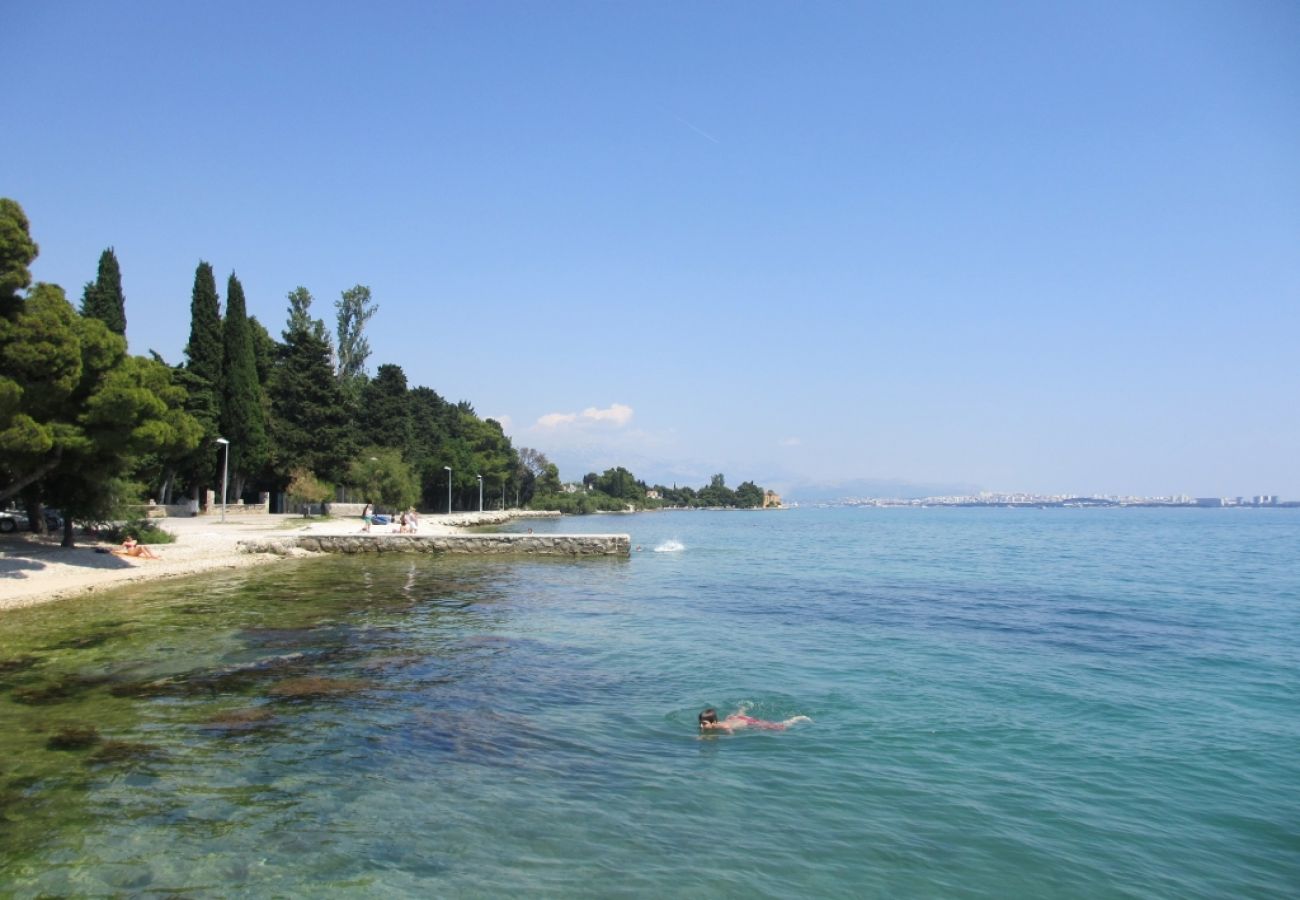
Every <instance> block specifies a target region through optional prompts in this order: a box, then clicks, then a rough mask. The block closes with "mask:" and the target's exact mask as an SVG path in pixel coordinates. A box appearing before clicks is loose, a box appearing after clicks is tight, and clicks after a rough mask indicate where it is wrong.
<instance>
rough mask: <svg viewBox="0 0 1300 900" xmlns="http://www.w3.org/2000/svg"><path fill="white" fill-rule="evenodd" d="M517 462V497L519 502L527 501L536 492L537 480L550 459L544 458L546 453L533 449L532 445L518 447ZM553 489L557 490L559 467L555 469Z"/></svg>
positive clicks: (544, 470) (549, 463)
mask: <svg viewBox="0 0 1300 900" xmlns="http://www.w3.org/2000/svg"><path fill="white" fill-rule="evenodd" d="M518 456H519V464H518V465H517V466H516V467H515V479H516V481H517V483H518V486H519V493H518V497H519V499H520V501H521V502H523V503H528V502H530V501H531V500H532V499H533V495H534V494H535V493H536V492H537V480H538V479H539V478H541V477H542V475H543V473H545V472H546V470H547V468H548V467H549V466H550V465H551V461H550V460H549V459H547V458H546V454H545V453H543V452H541V451H540V450H534V449H533V448H532V447H520V448H519V453H518ZM555 471H556V480H555V485H556V486H555V488H554V490H553V491H552V493H553V492H554V491H555V490H559V483H560V482H559V469H556V470H555Z"/></svg>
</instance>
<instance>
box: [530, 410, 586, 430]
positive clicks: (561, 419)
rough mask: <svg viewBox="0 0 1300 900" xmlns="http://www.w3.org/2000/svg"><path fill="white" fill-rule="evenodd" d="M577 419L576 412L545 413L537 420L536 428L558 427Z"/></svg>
mask: <svg viewBox="0 0 1300 900" xmlns="http://www.w3.org/2000/svg"><path fill="white" fill-rule="evenodd" d="M576 421H578V414H577V413H547V414H546V415H544V416H542V417H541V418H540V419H538V420H537V427H538V428H558V427H559V426H561V425H568V424H569V423H571V422H576Z"/></svg>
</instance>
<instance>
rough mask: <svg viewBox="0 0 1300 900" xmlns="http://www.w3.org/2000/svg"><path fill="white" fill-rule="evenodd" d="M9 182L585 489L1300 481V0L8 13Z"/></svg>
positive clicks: (180, 335) (156, 340)
mask: <svg viewBox="0 0 1300 900" xmlns="http://www.w3.org/2000/svg"><path fill="white" fill-rule="evenodd" d="M3 19H4V24H5V32H6V46H7V48H8V57H9V59H10V63H9V64H8V67H7V68H8V71H9V75H8V77H7V83H8V84H10V88H9V89H8V90H7V91H6V96H7V98H8V101H7V103H6V119H7V125H6V133H7V134H8V137H7V138H6V140H5V141H4V142H3V143H0V195H4V196H10V197H13V198H14V199H16V200H18V201H19V202H20V203H21V204H22V205H23V207H24V209H25V210H26V211H27V214H28V216H29V217H30V219H31V221H32V229H33V233H34V236H35V238H36V240H37V241H38V243H39V244H40V247H41V256H40V258H39V259H38V260H37V262H36V264H35V266H34V269H33V271H34V275H35V277H37V278H38V279H41V280H45V281H53V282H56V283H59V284H61V285H63V286H64V288H65V289H67V291H68V293H69V296H70V297H71V298H72V299H73V300H74V302H79V300H80V296H81V288H82V285H84V283H85V282H87V281H89V280H91V279H93V278H94V275H95V266H96V262H97V260H98V257H99V254H100V251H101V250H103V249H104V248H105V247H108V246H110V245H111V246H113V247H115V249H116V252H117V255H118V258H119V260H120V262H121V266H122V272H123V282H124V288H125V291H126V296H127V319H128V331H127V334H128V338H129V339H130V342H131V348H132V350H133V352H137V353H145V352H147V351H148V350H150V349H153V350H156V351H158V352H159V353H161V354H162V355H163V356H164V357H165V358H166V359H167V360H168V361H169V362H178V361H180V360H181V358H182V348H183V347H184V345H185V341H186V339H187V336H188V331H189V300H190V289H191V286H192V284H193V275H194V267H195V265H196V263H197V262H198V261H199V260H200V259H204V260H208V261H209V262H211V263H212V264H213V266H214V267H215V269H216V271H217V274H218V284H219V288H220V289H221V292H222V294H223V299H224V293H225V278H226V276H227V275H228V274H229V273H230V272H231V271H232V270H233V271H235V272H237V273H238V275H239V277H240V280H241V282H242V283H243V285H244V289H245V292H246V294H247V298H248V307H249V312H250V313H252V314H253V315H256V316H257V317H258V318H259V319H260V320H261V321H262V322H263V323H264V324H265V325H267V327H268V328H270V329H271V331H272V333H273V334H275V335H276V336H277V337H278V336H279V332H280V331H281V329H282V328H283V327H284V322H285V318H286V309H287V302H286V300H285V295H286V294H287V293H288V292H289V291H290V290H292V289H293V288H294V287H296V286H297V285H304V286H306V287H307V288H308V289H310V290H311V291H312V293H313V295H314V296H315V297H316V298H317V302H316V306H315V307H314V310H315V312H316V314H317V315H318V316H320V317H322V318H324V319H326V321H327V322H328V323H329V324H330V327H331V329H332V328H333V324H334V323H333V314H334V309H333V303H334V301H335V300H336V299H337V298H338V296H339V293H340V292H341V291H342V290H344V289H346V288H348V287H351V286H352V285H354V284H357V283H362V284H367V285H369V286H370V287H371V289H372V291H373V294H374V298H375V300H376V301H377V302H378V303H379V307H380V310H379V313H378V315H377V316H376V317H375V318H374V319H373V320H372V322H371V324H370V328H369V332H368V333H369V336H370V341H371V346H372V347H373V350H374V353H373V355H372V357H371V360H370V363H371V370H372V371H373V369H374V367H375V366H376V365H378V364H380V363H385V362H393V363H397V364H400V365H401V366H402V367H403V368H404V370H405V371H406V374H407V377H408V379H409V380H410V382H411V383H412V384H413V385H414V384H423V385H427V386H429V387H432V388H434V389H435V390H437V391H438V392H439V393H441V394H443V395H444V396H446V397H447V398H448V399H450V400H453V401H454V400H460V399H466V400H469V401H471V402H472V403H473V404H474V406H475V409H476V410H477V411H478V412H479V413H480V414H481V415H485V416H492V417H495V418H499V419H501V420H502V421H503V422H504V423H505V424H506V426H507V428H506V430H507V433H509V434H510V435H511V436H512V438H513V439H514V441H515V444H516V445H517V446H518V445H522V446H531V447H536V448H538V449H541V450H543V451H545V452H547V453H548V454H549V455H550V456H551V457H552V459H554V460H555V461H557V462H559V463H560V466H561V474H562V475H563V476H564V477H566V478H577V477H580V476H581V475H582V474H583V472H585V471H588V470H593V469H596V470H600V469H604V468H606V467H608V466H611V465H618V464H622V465H626V466H628V467H629V468H630V469H632V470H633V471H634V472H636V473H637V475H639V476H641V477H644V478H647V479H648V480H650V481H664V482H666V483H672V482H673V481H677V482H679V483H683V484H693V485H697V486H698V485H699V484H701V483H703V482H704V481H706V480H707V477H708V475H709V474H711V473H713V472H718V471H721V472H725V473H726V474H727V476H728V483H729V484H731V485H733V486H734V485H735V484H737V483H739V482H740V481H742V480H745V479H754V480H756V481H758V482H759V483H760V484H765V485H774V486H777V487H785V488H787V489H788V488H790V487H791V486H794V485H799V484H803V483H808V482H825V481H836V480H841V479H853V478H879V479H899V480H902V481H910V482H922V483H929V484H933V483H945V484H962V485H971V486H978V487H982V488H986V489H991V490H1034V491H1045V492H1056V491H1072V492H1103V493H1141V494H1151V495H1159V494H1170V493H1187V494H1192V495H1201V496H1209V495H1225V494H1226V495H1237V494H1257V493H1276V494H1282V495H1283V496H1284V497H1289V498H1300V415H1298V414H1297V408H1298V407H1300V403H1297V398H1300V365H1297V360H1298V359H1300V49H1297V48H1300V4H1297V3H1294V2H1291V0H1276V2H1273V0H1224V2H1197V0H1173V2H1160V0H1148V2H1139V3H1133V2H1128V0H1125V2H1106V0H1102V2H1079V3H1063V2H1062V3H1052V2H1041V3H1037V2H1016V3H996V2H989V3H971V2H966V0H957V2H929V0H923V2H916V3H911V2H898V3H889V4H878V3H867V2H862V3H808V4H805V3H762V2H759V3H755V2H748V0H747V2H735V3H726V2H710V3H679V4H675V5H671V4H659V3H656V4H649V3H644V4H633V3H604V2H599V3H598V2H591V3H563V2H559V3H537V2H529V3H519V4H514V3H488V2H484V3H478V2H462V3H409V4H390V3H366V4H359V3H341V2H339V3H327V2H313V3H289V2H283V3H281V2H276V3H220V4H199V3H147V2H131V3H118V4H109V3H100V2H80V3H71V2H58V0H54V2H41V3H17V2H13V0H7V2H5V3H4V7H3Z"/></svg>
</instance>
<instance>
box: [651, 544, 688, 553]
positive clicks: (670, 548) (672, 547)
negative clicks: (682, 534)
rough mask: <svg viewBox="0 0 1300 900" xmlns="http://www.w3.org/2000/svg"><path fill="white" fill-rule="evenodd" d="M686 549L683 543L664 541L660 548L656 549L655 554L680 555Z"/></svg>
mask: <svg viewBox="0 0 1300 900" xmlns="http://www.w3.org/2000/svg"><path fill="white" fill-rule="evenodd" d="M685 549H686V545H685V544H683V543H682V542H681V541H664V542H663V543H662V544H660V545H659V546H658V547H655V551H654V552H655V553H680V552H681V551H683V550H685Z"/></svg>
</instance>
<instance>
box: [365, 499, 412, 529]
mask: <svg viewBox="0 0 1300 900" xmlns="http://www.w3.org/2000/svg"><path fill="white" fill-rule="evenodd" d="M376 524H380V525H382V524H387V525H389V526H390V527H392V528H393V529H395V530H396V531H397V533H398V534H415V533H416V532H417V531H419V530H420V514H419V513H417V512H416V511H415V507H414V506H410V507H407V508H406V509H405V510H403V511H402V512H401V513H399V514H398V515H395V516H389V517H388V519H387V521H386V522H385V523H377V522H376V521H375V513H374V506H373V505H371V504H369V503H367V504H366V505H365V508H364V509H362V510H361V530H362V532H364V533H367V534H368V533H369V532H370V529H371V526H373V525H376Z"/></svg>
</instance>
